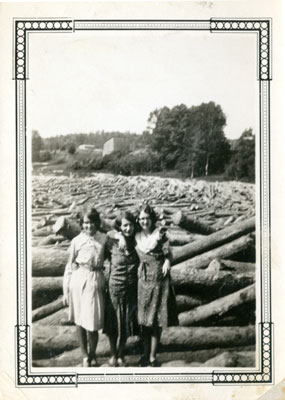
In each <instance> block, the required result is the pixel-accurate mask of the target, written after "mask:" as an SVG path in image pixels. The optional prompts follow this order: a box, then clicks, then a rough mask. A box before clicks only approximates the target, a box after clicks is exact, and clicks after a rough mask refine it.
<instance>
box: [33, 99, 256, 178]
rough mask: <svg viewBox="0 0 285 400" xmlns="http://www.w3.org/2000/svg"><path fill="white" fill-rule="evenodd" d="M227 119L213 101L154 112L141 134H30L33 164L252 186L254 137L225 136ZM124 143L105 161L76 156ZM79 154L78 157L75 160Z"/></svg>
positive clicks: (248, 134) (247, 133)
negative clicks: (85, 147)
mask: <svg viewBox="0 0 285 400" xmlns="http://www.w3.org/2000/svg"><path fill="white" fill-rule="evenodd" d="M225 126H226V115H225V113H224V112H223V110H222V107H221V106H220V105H218V104H215V103H214V102H209V103H202V104H200V105H198V106H191V107H187V106H186V105H184V104H181V105H177V106H175V107H173V108H168V107H163V108H159V109H155V110H154V111H152V112H151V113H150V115H149V118H148V121H147V127H146V130H145V131H144V132H143V133H142V134H136V133H132V132H117V131H116V132H105V131H95V132H94V133H92V132H91V133H71V134H65V135H57V136H53V137H49V138H42V137H41V135H40V133H39V132H38V131H35V130H34V131H33V132H32V161H33V162H48V163H57V164H60V163H62V164H65V166H66V167H67V168H68V169H69V170H76V171H79V170H82V172H84V171H86V172H89V171H102V172H112V173H119V174H121V175H136V174H144V173H161V172H168V171H172V172H173V171H175V172H176V173H177V174H178V176H179V175H180V176H181V177H184V178H186V177H187V178H201V177H207V176H217V175H219V176H221V178H222V179H234V180H242V181H248V182H254V181H255V135H254V133H253V131H252V129H251V128H245V130H244V131H243V132H241V135H240V137H239V138H238V139H236V140H230V139H228V138H227V137H226V136H225V133H224V128H225ZM121 137H124V138H128V148H126V149H123V150H120V151H114V152H113V153H111V154H107V155H105V156H102V155H98V154H97V153H96V154H95V153H94V152H92V151H91V152H88V153H85V154H83V155H82V154H81V155H80V156H79V155H78V153H79V151H78V147H79V146H80V145H82V144H91V145H94V146H95V148H96V149H103V146H104V143H105V142H106V141H108V140H109V139H111V138H121ZM77 155H78V156H77Z"/></svg>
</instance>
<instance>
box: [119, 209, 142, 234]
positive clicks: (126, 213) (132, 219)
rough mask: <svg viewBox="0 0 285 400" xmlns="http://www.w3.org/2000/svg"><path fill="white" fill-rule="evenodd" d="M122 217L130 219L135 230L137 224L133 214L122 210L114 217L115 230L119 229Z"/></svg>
mask: <svg viewBox="0 0 285 400" xmlns="http://www.w3.org/2000/svg"><path fill="white" fill-rule="evenodd" d="M123 219H126V220H128V221H130V222H131V223H132V224H133V225H134V228H135V230H136V225H137V224H136V218H135V216H134V215H133V214H132V213H131V212H130V211H122V212H120V214H119V215H118V216H117V217H116V219H115V223H114V228H115V229H116V231H120V230H121V225H122V220H123Z"/></svg>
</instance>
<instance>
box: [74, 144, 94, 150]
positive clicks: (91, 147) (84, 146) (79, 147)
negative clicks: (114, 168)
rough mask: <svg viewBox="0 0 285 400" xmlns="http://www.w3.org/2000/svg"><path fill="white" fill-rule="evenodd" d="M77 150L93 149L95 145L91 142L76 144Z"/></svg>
mask: <svg viewBox="0 0 285 400" xmlns="http://www.w3.org/2000/svg"><path fill="white" fill-rule="evenodd" d="M78 150H79V151H92V150H95V146H94V145H93V144H81V145H80V146H78Z"/></svg>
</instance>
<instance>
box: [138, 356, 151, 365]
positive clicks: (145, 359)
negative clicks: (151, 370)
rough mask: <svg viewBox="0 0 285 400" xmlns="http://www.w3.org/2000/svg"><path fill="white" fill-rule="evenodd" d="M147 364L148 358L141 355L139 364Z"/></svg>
mask: <svg viewBox="0 0 285 400" xmlns="http://www.w3.org/2000/svg"><path fill="white" fill-rule="evenodd" d="M148 365H149V360H148V359H147V358H146V357H144V356H142V357H141V358H140V359H139V366H140V367H147V366H148Z"/></svg>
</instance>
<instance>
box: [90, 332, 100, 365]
mask: <svg viewBox="0 0 285 400" xmlns="http://www.w3.org/2000/svg"><path fill="white" fill-rule="evenodd" d="M87 336H88V343H89V354H88V360H89V362H91V360H95V361H96V348H97V344H98V337H99V335H98V331H88V333H87Z"/></svg>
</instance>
